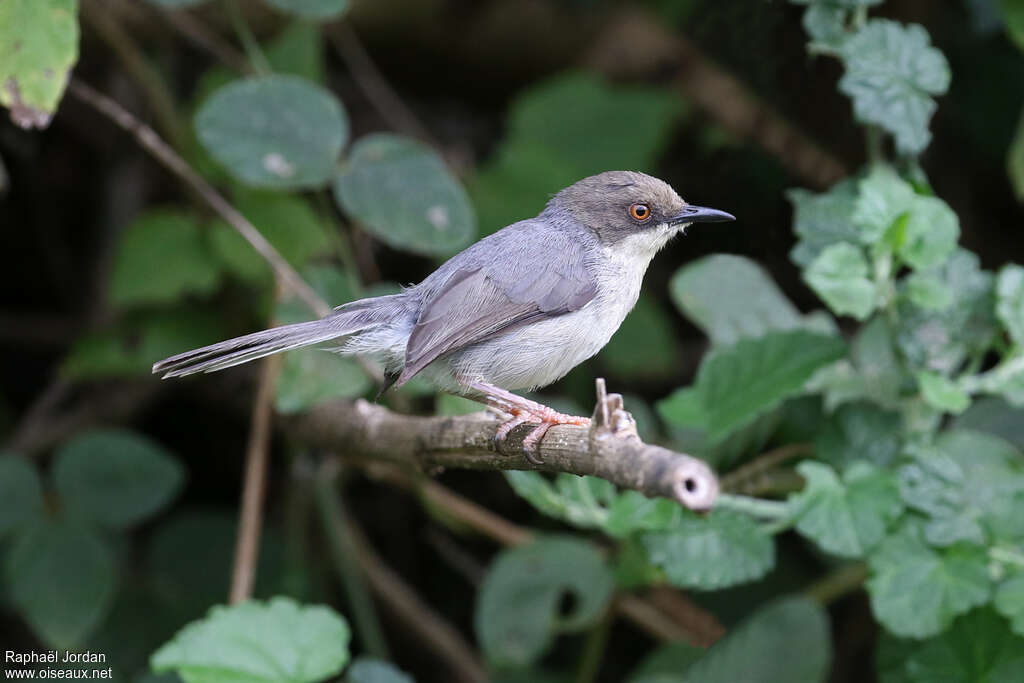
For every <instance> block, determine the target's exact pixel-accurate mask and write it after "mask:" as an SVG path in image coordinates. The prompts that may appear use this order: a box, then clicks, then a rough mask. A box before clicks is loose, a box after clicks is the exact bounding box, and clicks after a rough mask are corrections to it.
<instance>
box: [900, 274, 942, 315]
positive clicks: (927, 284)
mask: <svg viewBox="0 0 1024 683" xmlns="http://www.w3.org/2000/svg"><path fill="white" fill-rule="evenodd" d="M903 282H904V286H905V287H906V293H907V298H908V299H910V301H911V302H913V303H914V305H915V306H918V307H920V308H923V309H925V310H928V311H944V310H946V309H948V308H949V307H950V306H952V305H953V301H954V298H953V297H954V295H953V290H951V289H950V288H949V286H948V285H947V284H946V283H945V282H944V281H943V280H942V278H941V277H940V276H939V274H938V273H936V272H934V271H915V272H913V273H911V274H910V275H908V276H907V277H906V279H905V280H904V281H903Z"/></svg>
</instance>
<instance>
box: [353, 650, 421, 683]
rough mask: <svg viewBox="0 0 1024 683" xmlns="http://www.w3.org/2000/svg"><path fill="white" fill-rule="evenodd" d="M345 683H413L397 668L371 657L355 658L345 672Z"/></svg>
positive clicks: (409, 677) (408, 676) (410, 678)
mask: <svg viewBox="0 0 1024 683" xmlns="http://www.w3.org/2000/svg"><path fill="white" fill-rule="evenodd" d="M345 683H415V682H414V681H413V678H412V676H410V675H409V674H407V673H405V672H404V671H402V670H401V669H399V668H398V667H397V666H395V665H394V664H392V663H390V662H385V661H384V660H382V659H374V658H373V657H366V656H362V657H356V660H355V661H354V662H352V666H350V667H349V668H348V671H346V672H345Z"/></svg>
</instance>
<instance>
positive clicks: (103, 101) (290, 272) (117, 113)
mask: <svg viewBox="0 0 1024 683" xmlns="http://www.w3.org/2000/svg"><path fill="white" fill-rule="evenodd" d="M68 92H70V93H72V94H73V95H75V96H76V97H78V98H79V99H80V100H82V101H83V102H85V103H86V104H88V105H89V106H91V107H93V108H94V109H95V110H96V111H98V112H100V113H101V114H103V115H104V116H106V117H107V118H109V119H110V120H111V121H113V122H114V123H116V124H117V125H118V126H120V127H121V128H123V129H124V130H126V131H127V132H129V133H131V134H132V136H133V137H134V138H135V140H136V141H137V142H138V143H139V145H141V146H142V148H143V149H145V150H146V151H147V152H149V153H150V154H152V155H153V157H154V158H156V160H157V161H159V162H160V164H161V165H163V166H164V168H166V169H167V170H169V171H170V172H171V173H173V174H174V175H176V176H178V178H179V179H181V180H182V181H183V182H184V183H185V184H186V185H188V186H189V187H190V188H191V189H192V190H194V191H195V192H196V193H197V194H198V195H199V196H200V197H201V198H202V199H203V200H204V201H205V202H206V203H207V204H208V205H209V206H210V208H212V209H213V210H214V211H215V212H216V213H217V214H218V215H219V216H220V217H221V218H223V219H224V220H225V221H227V222H228V224H229V225H231V227H233V228H234V229H235V230H237V231H238V232H239V233H240V234H241V235H242V237H244V238H245V240H246V241H247V242H249V244H251V245H252V247H253V248H254V249H255V250H256V251H257V252H259V254H260V256H262V257H263V258H264V259H265V260H266V261H267V263H269V264H270V267H271V268H272V269H273V271H274V275H275V276H276V278H277V281H278V283H279V285H280V286H281V288H282V289H283V290H285V291H287V292H294V293H295V294H296V295H297V296H298V297H299V298H301V299H302V300H303V301H304V302H305V303H306V304H307V305H308V306H309V307H310V308H311V309H312V310H313V311H315V312H316V314H317V315H318V316H320V317H323V316H325V315H327V314H328V313H330V312H331V307H330V306H329V305H328V304H327V302H325V301H324V300H323V299H322V298H321V297H320V295H319V294H317V293H316V292H315V291H314V290H313V288H312V287H310V286H309V285H308V284H307V283H306V281H305V280H303V279H302V277H301V276H300V275H299V274H298V273H297V272H296V271H295V269H294V268H292V266H291V264H290V263H288V261H286V260H285V259H284V257H283V256H281V253H280V252H279V251H278V250H277V249H276V248H275V247H274V245H272V244H271V243H270V242H268V241H267V238H266V237H264V236H263V233H261V232H260V231H259V230H257V229H256V226H254V225H253V224H252V223H250V222H249V219H248V218H246V217H245V216H243V215H242V213H241V212H240V211H239V210H238V209H236V208H235V207H234V206H232V205H231V203H230V202H228V200H226V199H225V198H224V197H223V196H222V195H221V194H220V193H219V192H217V190H216V189H214V187H213V186H212V185H210V184H209V183H208V182H206V181H205V180H203V178H202V177H201V176H200V175H199V174H198V173H196V172H195V171H194V170H193V169H192V167H191V166H189V165H188V162H186V161H185V160H184V159H182V158H181V157H180V156H179V155H178V153H177V152H175V151H174V150H173V149H171V147H170V146H169V145H168V144H167V143H166V142H164V141H163V140H162V139H161V138H160V136H159V135H157V134H156V132H155V131H154V130H153V129H152V128H150V127H149V126H147V125H146V124H144V123H142V122H141V121H139V120H138V119H137V118H135V116H134V115H132V114H131V113H130V112H129V111H128V110H126V109H125V108H124V107H122V106H121V105H120V104H118V103H117V102H115V101H114V100H112V99H110V98H109V97H107V96H106V95H103V94H101V93H99V92H97V91H96V90H94V89H93V88H92V87H90V86H88V85H86V84H85V83H83V82H81V81H79V80H78V79H72V80H71V83H70V84H69V85H68Z"/></svg>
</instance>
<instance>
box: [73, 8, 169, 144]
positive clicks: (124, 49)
mask: <svg viewBox="0 0 1024 683" xmlns="http://www.w3.org/2000/svg"><path fill="white" fill-rule="evenodd" d="M97 3H98V0H86V2H83V3H82V5H81V8H82V17H83V18H84V19H85V22H86V24H87V25H88V26H89V27H91V28H92V29H93V31H95V32H96V34H97V35H99V37H100V39H102V40H103V42H104V43H106V44H107V46H108V47H110V49H111V50H113V51H114V53H115V54H116V55H117V57H118V59H119V60H120V62H121V65H122V66H123V67H124V69H125V71H126V72H127V73H128V75H129V76H130V77H131V78H132V80H134V81H135V82H136V83H137V84H138V85H139V87H140V88H141V89H142V93H143V94H144V95H145V97H146V101H147V102H148V103H149V108H150V110H151V111H152V113H153V116H154V117H155V118H156V120H157V121H158V122H159V126H160V129H161V131H162V132H163V134H164V135H166V136H167V137H168V138H170V140H171V142H172V144H173V146H174V147H176V148H178V149H181V148H182V145H183V143H184V139H185V136H184V134H183V132H182V128H181V123H180V121H179V119H178V111H177V107H176V106H175V103H174V96H173V95H172V94H171V91H170V89H169V88H168V87H167V84H166V82H165V81H164V79H163V77H162V76H161V75H160V73H159V72H158V71H157V70H156V69H154V68H153V65H152V64H150V62H149V60H148V59H147V58H146V55H145V54H144V53H143V52H142V49H141V48H140V47H139V45H138V43H136V42H135V39H134V38H132V36H131V34H130V33H128V32H127V31H125V30H124V28H123V27H122V26H121V24H120V23H119V22H118V20H117V17H116V16H115V14H116V13H115V12H114V11H112V9H113V8H112V7H111V5H110V3H103V6H102V7H101V6H98V5H97Z"/></svg>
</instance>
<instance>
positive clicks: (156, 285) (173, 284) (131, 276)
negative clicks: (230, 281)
mask: <svg viewBox="0 0 1024 683" xmlns="http://www.w3.org/2000/svg"><path fill="white" fill-rule="evenodd" d="M219 278H220V265H219V264H218V263H217V260H216V259H215V258H213V256H212V254H211V253H210V249H209V248H208V246H207V244H206V241H205V239H204V238H203V234H202V229H201V227H200V225H199V223H198V221H197V220H196V218H195V216H193V215H191V214H189V213H185V212H182V211H178V210H175V209H159V210H156V211H150V212H148V213H146V214H144V215H142V216H140V217H139V218H137V219H136V220H135V221H134V222H133V223H132V224H131V225H130V226H128V228H127V229H126V230H125V231H124V232H123V233H121V236H120V239H119V241H118V245H117V250H116V252H115V254H114V266H113V273H112V274H111V281H110V299H111V301H112V302H113V303H114V304H115V305H117V306H139V305H143V304H146V305H148V304H163V303H170V302H173V301H175V300H176V299H178V298H179V297H181V296H182V295H184V294H209V293H210V292H212V291H213V290H215V289H216V288H217V284H218V281H219Z"/></svg>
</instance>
